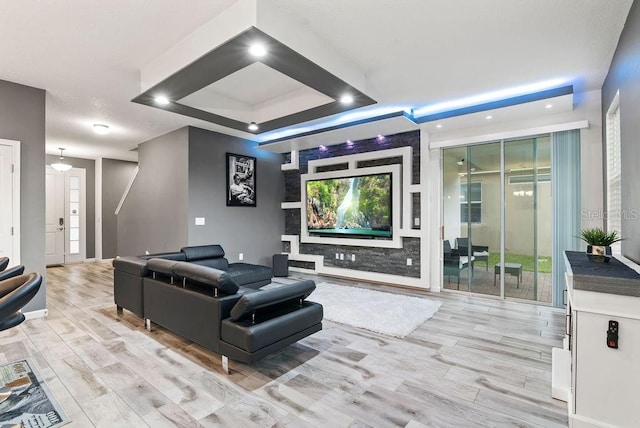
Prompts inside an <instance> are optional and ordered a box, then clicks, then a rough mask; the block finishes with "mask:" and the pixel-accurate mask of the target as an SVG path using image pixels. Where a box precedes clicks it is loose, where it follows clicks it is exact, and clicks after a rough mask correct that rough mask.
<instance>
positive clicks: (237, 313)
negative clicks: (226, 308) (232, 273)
mask: <svg viewBox="0 0 640 428" xmlns="http://www.w3.org/2000/svg"><path fill="white" fill-rule="evenodd" d="M315 289H316V284H315V283H314V282H313V281H311V280H309V279H307V280H304V281H299V282H296V283H294V284H289V285H284V286H282V287H279V288H272V289H269V290H261V291H260V292H258V293H251V294H245V295H244V296H242V297H241V298H240V300H238V303H236V304H235V306H234V307H233V308H232V309H231V319H232V320H234V321H237V320H240V319H242V318H246V317H249V316H250V315H251V314H253V313H254V312H255V311H256V310H258V309H261V308H265V307H273V306H276V305H277V304H279V303H283V302H286V301H290V300H300V299H302V300H304V299H306V298H307V297H308V296H309V295H310V294H311V293H313V290H315Z"/></svg>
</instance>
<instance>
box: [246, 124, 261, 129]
mask: <svg viewBox="0 0 640 428" xmlns="http://www.w3.org/2000/svg"><path fill="white" fill-rule="evenodd" d="M247 128H248V129H249V131H257V130H258V129H260V127H259V126H258V124H257V123H255V122H251V123H250V124H249V126H247Z"/></svg>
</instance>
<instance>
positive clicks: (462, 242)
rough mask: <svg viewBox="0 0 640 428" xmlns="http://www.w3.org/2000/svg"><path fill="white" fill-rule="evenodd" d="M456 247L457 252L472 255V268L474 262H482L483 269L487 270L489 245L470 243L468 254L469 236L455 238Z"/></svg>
mask: <svg viewBox="0 0 640 428" xmlns="http://www.w3.org/2000/svg"><path fill="white" fill-rule="evenodd" d="M456 247H457V248H458V252H459V253H460V255H462V256H468V255H470V256H471V257H472V260H473V262H472V263H471V267H472V268H473V265H474V264H475V263H476V262H484V263H485V270H489V246H487V245H473V243H472V244H471V254H469V238H456Z"/></svg>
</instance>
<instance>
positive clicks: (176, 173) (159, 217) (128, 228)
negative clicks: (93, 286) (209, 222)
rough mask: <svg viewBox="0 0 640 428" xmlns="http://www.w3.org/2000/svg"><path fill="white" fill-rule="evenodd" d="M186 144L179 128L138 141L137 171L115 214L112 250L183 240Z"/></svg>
mask: <svg viewBox="0 0 640 428" xmlns="http://www.w3.org/2000/svg"><path fill="white" fill-rule="evenodd" d="M188 143H189V141H188V129H187V128H181V129H178V130H176V131H173V132H170V133H168V134H165V135H162V136H160V137H157V138H154V139H152V140H149V141H147V142H144V143H142V144H140V145H139V146H138V164H139V166H140V171H139V172H138V176H137V177H136V180H135V182H134V183H133V186H132V187H131V191H130V192H129V195H128V197H127V199H126V200H125V203H124V204H123V206H122V209H121V210H120V214H119V215H118V252H117V255H119V256H128V255H137V254H144V252H145V251H149V252H151V253H156V252H164V251H175V250H177V249H180V248H181V247H183V246H185V245H187V243H188V227H187V212H188V208H189V207H188V202H189V199H188Z"/></svg>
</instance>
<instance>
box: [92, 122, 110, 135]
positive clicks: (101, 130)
mask: <svg viewBox="0 0 640 428" xmlns="http://www.w3.org/2000/svg"><path fill="white" fill-rule="evenodd" d="M93 132H95V133H96V134H100V135H105V134H108V133H109V125H105V124H102V123H94V124H93Z"/></svg>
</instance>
